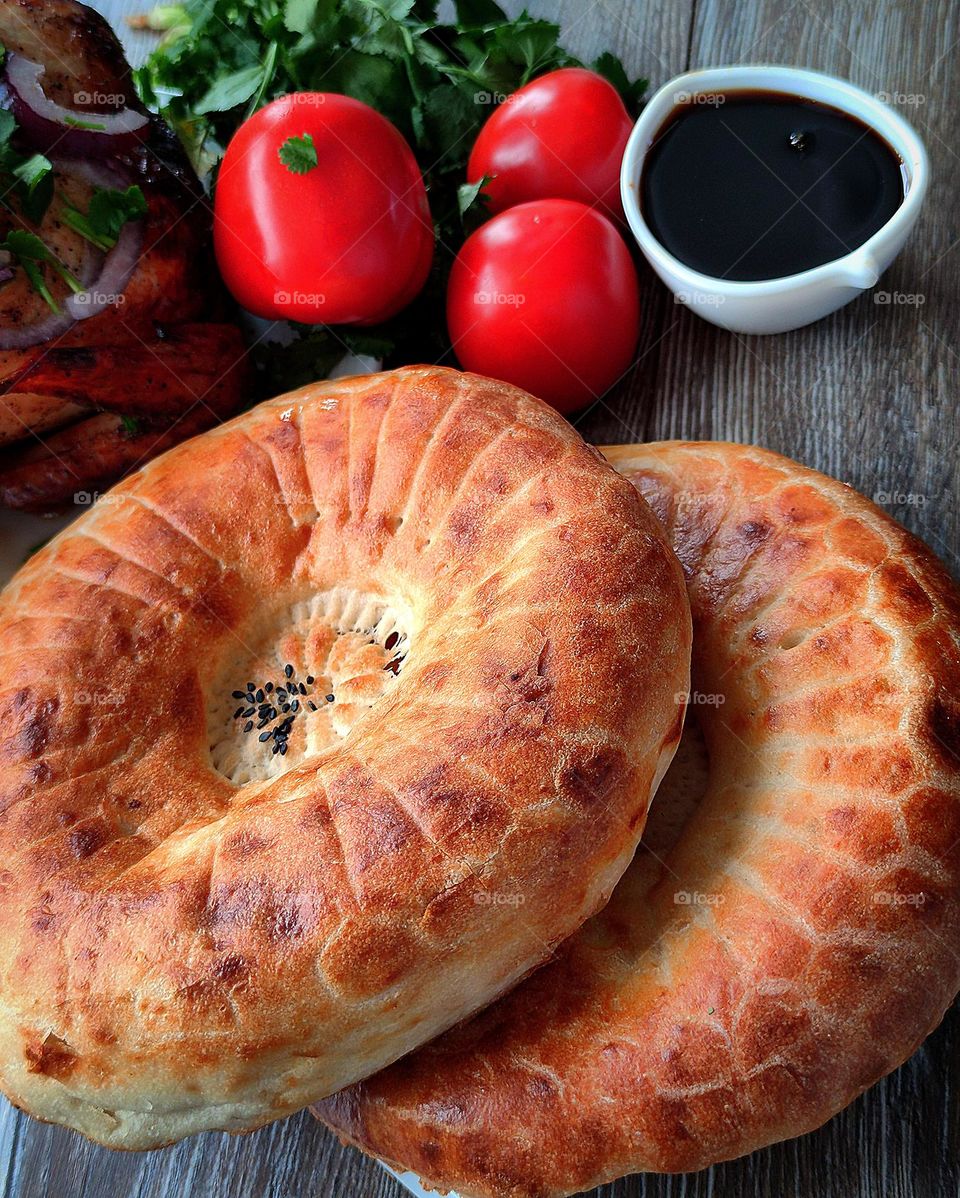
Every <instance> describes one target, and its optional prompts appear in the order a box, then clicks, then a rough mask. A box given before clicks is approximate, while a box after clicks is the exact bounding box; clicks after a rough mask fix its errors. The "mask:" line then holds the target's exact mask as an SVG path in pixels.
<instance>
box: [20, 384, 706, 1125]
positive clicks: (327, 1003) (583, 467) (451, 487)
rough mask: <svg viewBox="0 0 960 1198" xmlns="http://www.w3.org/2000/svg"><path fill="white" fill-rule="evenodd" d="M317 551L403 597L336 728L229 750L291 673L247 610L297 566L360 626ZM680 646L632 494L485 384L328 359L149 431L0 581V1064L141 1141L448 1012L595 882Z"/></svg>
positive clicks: (603, 892) (606, 877) (276, 596)
mask: <svg viewBox="0 0 960 1198" xmlns="http://www.w3.org/2000/svg"><path fill="white" fill-rule="evenodd" d="M336 588H343V589H344V590H343V595H344V596H345V595H346V592H349V593H350V595H351V596H353V597H354V598H355V599H357V602H358V604H359V598H358V597H360V596H375V597H378V599H379V600H382V601H384V602H385V603H389V604H390V605H391V608H390V610H391V611H393V612H394V613H395V615H394V617H393V618H394V619H399V618H400V616H401V614H402V619H403V623H402V626H399V630H400V632H401V633H402V634H403V635H404V636H405V637H406V638H408V642H409V646H410V652H409V655H407V656H405V658H404V660H403V662H402V667H400V668H398V670H397V672H396V675H395V676H392V677H391V678H390V679H389V682H388V685H386V686H384V688H383V691H382V695H381V697H380V699H379V701H377V702H375V703H374V704H372V705H369V706H368V707H367V708H366V710H364V711H360V710H357V711H355V712H354V716H355V718H354V720H353V723H352V725H351V726H350V727H345V728H344V729H343V731H344V733H345V735H343V736H342V738H341V737H339V735H338V737H337V739H336V741H335V742H334V743H331V744H330V745H329V746H328V747H326V748H323V749H322V750H321V751H320V752H319V753H317V754H315V755H310V754H304V753H303V752H299V751H294V750H293V749H292V750H291V753H290V754H289V757H284V761H285V762H286V763H287V768H286V769H284V770H283V771H282V772H280V773H278V774H277V775H276V776H274V775H273V774H270V775H269V776H262V777H254V780H253V781H251V782H249V783H248V784H245V785H240V786H236V785H234V784H233V783H231V781H230V780H229V779H228V778H227V777H226V776H225V775H224V774H223V773H222V772H220V771H218V769H217V768H216V765H215V761H214V758H213V757H212V755H211V749H212V748H215V747H216V745H217V743H218V738H219V736H220V734H221V732H222V726H221V725H220V724H217V725H215V726H210V725H209V720H210V718H211V717H210V713H211V712H212V711H220V710H221V708H219V707H218V706H217V704H218V702H220V701H221V700H222V699H223V698H225V697H228V701H229V703H230V712H229V714H230V715H231V716H232V714H233V710H235V704H236V703H237V702H238V700H237V699H235V698H234V696H233V694H232V692H233V690H235V689H236V690H238V691H239V692H240V693H241V694H242V695H243V697H244V698H246V695H247V694H249V693H251V692H250V689H248V688H253V694H254V702H255V705H257V706H258V705H259V703H260V699H259V690H260V688H261V687H263V688H264V696H265V697H266V689H265V683H266V681H272V682H274V689H273V691H272V692H271V695H272V696H273V697H274V698H276V696H277V689H278V688H277V685H276V684H277V683H278V682H279V681H280V679H281V678H282V679H283V680H284V681H285V684H286V686H285V689H286V696H287V698H288V699H289V697H290V689H289V688H290V687H292V684H293V681H294V680H296V681H297V682H298V694H300V692H299V681H300V680H301V679H302V680H303V681H304V684H305V688H306V689H308V690H309V687H307V684H306V677H307V676H308V673H307V672H308V671H310V670H311V669H312V668H314V667H313V665H312V663H311V662H310V661H309V660H307V659H304V660H302V661H301V660H300V659H299V658H295V660H287V661H283V662H282V665H281V658H282V655H283V654H284V653H285V652H286V651H287V650H288V649H289V645H288V643H287V641H285V640H284V639H283V637H280V638H279V640H278V639H276V631H277V630H276V625H275V624H274V623H271V621H273V620H274V619H275V617H276V613H278V612H282V611H284V610H288V611H290V612H293V613H296V612H298V611H299V610H300V609H299V607H298V605H300V604H302V603H305V602H306V603H309V600H310V597H311V596H326V597H327V598H326V599H323V601H322V602H319V603H318V609H317V611H316V612H315V613H314V614H313V617H311V618H312V619H313V620H314V622H317V621H319V624H318V627H319V626H320V625H321V624H322V623H323V621H324V620H327V625H326V631H327V634H328V637H329V638H332V639H333V640H336V638H337V633H338V632H339V633H340V634H341V635H343V634H344V632H345V631H346V632H347V633H348V634H349V631H350V629H351V628H352V627H354V626H355V627H358V628H364V627H365V626H366V625H367V624H368V623H369V622H370V616H369V615H367V616H365V615H364V614H363V613H362V611H361V606H362V605H358V606H357V607H356V609H354V608H351V607H350V605H349V604H348V603H344V604H334V603H333V602H332V600H330V599H329V596H330V594H331V591H333V590H335V589H336ZM296 619H297V620H300V619H301V617H300V616H296ZM264 620H266V621H267V624H266V625H264V624H263V623H262V621H264ZM297 627H299V624H298V625H297ZM379 627H380V628H381V630H382V632H383V637H384V639H383V642H382V644H383V648H384V650H385V649H386V644H387V641H388V640H389V633H388V632H387V631H386V625H383V624H382V623H381V625H380V626H379ZM371 631H372V630H371ZM391 631H392V630H391ZM268 634H269V635H268ZM378 635H380V634H379V633H378ZM405 643H406V642H405ZM265 646H278V647H279V654H280V656H277V654H276V653H275V654H274V656H273V657H272V658H270V659H269V660H268V661H267V662H266V664H269V665H270V667H271V671H272V677H271V678H269V679H266V678H264V677H258V676H255V675H254V674H253V673H251V672H249V671H250V670H251V665H252V663H258V662H259V663H261V664H264V651H265ZM689 646H690V617H689V607H688V605H687V601H686V595H685V588H684V585H683V578H682V572H681V570H680V567H679V565H678V563H677V561H676V559H675V557H674V556H673V554H672V553H671V551H670V549H669V547H668V545H667V544H666V540H665V538H664V536H663V533H662V530H661V529H660V527H659V525H658V524H657V522H656V520H655V519H654V517H653V516H652V514H651V513H650V511H649V509H648V508H646V506H645V505H644V504H643V503H642V502H641V501H640V500H639V498H638V496H637V494H636V492H635V491H634V489H633V488H632V487H630V486H629V485H628V484H627V483H626V482H625V481H624V480H623V479H622V478H621V477H620V476H619V475H618V474H617V473H616V472H615V471H614V470H612V469H611V468H610V467H609V466H608V465H607V464H606V463H605V462H603V460H602V459H601V458H600V456H599V455H598V454H597V453H596V452H595V451H594V450H592V449H590V448H589V447H588V446H586V445H585V444H584V443H583V442H582V441H581V439H580V438H579V437H578V436H577V434H576V433H575V432H574V431H573V430H572V429H571V428H570V426H569V425H567V424H566V422H565V421H563V420H562V419H561V418H560V417H559V416H557V415H556V414H555V413H554V412H552V411H551V410H550V409H549V408H547V407H546V405H544V404H541V403H540V402H539V401H538V400H534V399H532V398H531V397H529V396H527V395H525V394H524V393H522V392H519V391H517V390H516V389H514V388H512V387H509V386H506V385H504V384H500V383H494V382H490V381H488V380H484V379H480V378H477V377H474V376H469V375H461V374H458V373H457V372H454V371H449V370H442V369H434V368H413V369H407V370H403V371H398V372H394V373H386V374H381V375H376V376H370V377H364V378H357V379H350V380H344V381H340V382H336V383H322V384H318V385H316V386H315V387H312V388H307V389H305V390H303V391H301V392H297V393H294V394H292V395H289V396H283V397H281V398H279V399H277V400H274V401H271V402H269V403H267V404H263V405H261V406H260V407H258V408H256V409H254V410H252V411H250V412H248V413H247V414H245V415H243V416H241V417H239V418H237V419H236V420H234V421H232V422H231V423H229V424H226V425H224V426H222V427H220V428H219V429H217V430H215V431H212V432H210V433H207V434H206V435H204V436H202V437H198V438H196V439H195V440H193V441H191V442H189V443H187V444H185V445H182V446H178V447H177V448H175V449H173V450H172V451H171V452H169V453H168V454H166V455H165V456H164V457H162V458H160V459H157V460H156V461H154V462H152V463H151V464H149V465H148V466H146V467H145V468H144V469H143V470H141V471H140V472H138V473H137V474H135V475H133V476H131V477H130V478H129V479H128V480H127V481H126V482H124V483H123V484H121V485H120V486H118V487H116V488H115V489H114V490H112V491H111V492H109V493H108V494H107V495H106V496H104V497H103V498H102V499H101V500H100V501H99V502H98V503H97V504H96V505H94V506H93V507H92V508H91V509H90V510H89V511H88V512H87V513H85V514H84V515H83V516H81V517H80V519H79V520H78V521H77V522H76V523H74V524H73V525H72V526H71V527H70V528H69V529H68V530H66V531H65V532H64V533H62V534H61V535H60V536H58V537H57V538H56V539H55V540H54V541H53V542H51V543H50V545H48V546H47V547H46V548H44V549H42V550H40V551H39V552H38V553H37V554H36V555H35V556H34V557H33V558H31V560H30V562H29V563H28V564H27V565H26V566H25V567H24V568H23V569H22V570H21V571H20V572H19V574H18V575H17V576H16V577H15V578H14V580H13V581H12V582H11V584H10V585H9V587H8V588H7V589H6V590H5V591H4V592H3V594H2V596H0V668H2V673H0V994H2V1002H0V1085H2V1088H3V1091H4V1092H5V1093H6V1094H7V1095H8V1096H9V1097H10V1098H11V1100H12V1101H14V1102H15V1103H17V1104H18V1105H20V1106H22V1107H23V1108H24V1109H25V1110H27V1111H29V1112H30V1113H32V1114H34V1115H37V1116H39V1117H41V1118H45V1119H50V1120H54V1121H57V1122H61V1123H65V1124H67V1125H69V1126H71V1127H74V1128H77V1129H78V1130H80V1131H82V1132H84V1133H85V1134H86V1135H88V1136H90V1137H92V1138H94V1139H97V1140H99V1141H101V1142H103V1143H106V1144H109V1145H112V1146H116V1147H125V1148H142V1147H150V1146H155V1145H158V1144H162V1143H165V1142H169V1141H172V1140H175V1139H177V1138H179V1137H181V1136H184V1135H187V1134H190V1133H192V1132H196V1131H201V1130H205V1129H209V1128H225V1129H228V1130H242V1129H246V1128H249V1127H253V1126H256V1125H258V1124H261V1123H264V1122H266V1121H268V1120H270V1119H274V1118H277V1117H279V1116H281V1115H284V1114H287V1113H289V1112H291V1111H294V1110H297V1109H298V1108H300V1107H302V1106H304V1105H306V1104H307V1103H308V1102H310V1101H313V1100H314V1099H316V1098H319V1097H321V1096H323V1095H324V1094H327V1093H330V1092H332V1091H333V1090H335V1089H338V1088H339V1087H341V1086H343V1085H345V1084H348V1083H350V1082H352V1081H354V1080H356V1079H357V1078H358V1077H361V1076H364V1075H366V1074H369V1073H371V1072H373V1071H375V1070H376V1069H378V1068H380V1067H382V1066H384V1065H386V1064H388V1063H389V1062H390V1061H392V1060H394V1059H396V1058H397V1057H398V1056H400V1055H401V1054H402V1053H404V1052H406V1051H408V1050H409V1049H411V1048H413V1047H415V1046H416V1045H418V1044H420V1043H422V1042H424V1041H425V1040H427V1039H429V1038H431V1037H432V1036H434V1035H435V1034H437V1033H438V1032H440V1031H442V1030H443V1029H444V1028H446V1027H448V1026H450V1025H451V1024H453V1023H455V1022H457V1021H458V1020H460V1019H462V1018H464V1017H465V1016H466V1015H468V1014H470V1013H471V1012H472V1011H474V1010H476V1009H477V1008H478V1007H480V1006H482V1005H483V1004H485V1003H486V1002H488V1001H490V1000H491V999H492V998H494V997H495V996H496V995H497V994H499V993H501V992H503V991H505V990H506V989H508V988H509V987H510V986H511V985H512V984H513V983H514V982H515V981H516V980H517V978H518V977H520V976H521V975H523V974H524V973H526V972H527V971H529V970H530V969H531V968H532V967H534V966H535V965H537V964H538V963H539V962H540V961H542V960H543V959H544V958H545V957H546V956H547V955H548V954H549V953H550V952H551V950H552V948H553V946H554V945H556V944H557V943H558V942H559V941H561V940H562V939H563V938H564V937H566V936H567V935H568V934H569V933H570V932H572V931H573V930H574V929H575V928H576V927H578V926H579V924H580V923H581V922H582V921H583V920H584V919H585V918H586V917H587V916H589V915H590V914H592V913H593V912H594V911H596V910H597V909H598V907H599V906H600V905H602V903H603V902H604V901H605V900H606V898H607V896H608V895H609V893H610V891H611V890H612V888H613V886H614V885H615V883H616V881H617V879H618V878H619V876H620V874H621V873H622V871H623V869H624V868H625V866H626V864H627V862H628V861H629V859H630V857H631V856H632V855H633V852H634V849H635V846H636V842H637V840H638V838H639V835H640V832H641V830H642V825H643V821H644V819H645V816H646V810H647V806H648V803H649V796H650V793H651V790H652V788H653V787H654V786H655V784H656V782H657V781H658V780H659V777H660V776H661V774H662V772H663V770H664V769H665V768H666V765H667V763H668V762H669V760H670V758H671V757H672V755H673V752H674V749H675V747H676V742H677V740H678V739H679V735H680V727H681V723H682V711H683V706H684V700H685V695H686V690H687V684H688V671H689ZM294 648H295V646H294ZM331 652H332V650H331ZM290 656H295V655H294V653H293V651H292V650H291V652H290ZM353 660H354V659H353V650H352V649H351V650H350V651H349V652H346V653H345V654H344V658H343V660H342V661H341V662H340V664H339V665H338V666H337V669H338V670H342V673H340V674H338V675H337V685H338V687H339V688H340V690H341V691H342V692H345V693H347V694H349V686H348V683H349V682H350V679H349V678H347V677H346V676H345V675H346V674H349V673H350V663H351V661H353ZM287 666H290V667H291V673H290V674H289V676H288V673H287V669H286V667H287ZM368 667H369V662H366V661H364V662H359V663H357V669H358V670H361V671H362V670H367V669H368ZM277 669H280V670H281V671H282V672H281V673H280V674H278V673H277ZM271 671H268V672H271ZM309 676H310V677H313V678H314V682H313V683H311V684H310V686H316V685H317V684H318V683H319V682H320V681H321V679H320V677H319V675H317V676H314V675H312V674H309ZM226 688H229V690H227V691H226V695H224V693H223V692H224V690H225V689H226ZM359 689H360V690H361V691H363V687H362V686H360V687H359ZM307 697H308V696H307V695H302V694H301V698H307ZM311 697H312V692H311ZM368 697H369V696H368ZM278 702H279V704H280V706H281V707H282V705H283V701H282V700H278ZM334 706H336V704H334ZM280 714H281V715H283V714H284V713H283V712H281V713H280ZM258 722H259V721H258ZM251 735H254V736H257V735H259V732H258V731H257V730H254V731H253V732H252V733H251ZM258 743H259V741H258ZM278 755H279V754H278ZM272 760H273V756H272V753H271V761H272ZM261 773H263V771H261Z"/></svg>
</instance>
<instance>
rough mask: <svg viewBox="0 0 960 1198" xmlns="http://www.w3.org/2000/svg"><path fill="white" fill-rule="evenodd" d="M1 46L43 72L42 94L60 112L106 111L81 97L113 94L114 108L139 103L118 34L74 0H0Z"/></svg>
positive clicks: (103, 106) (101, 105)
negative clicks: (39, 66)
mask: <svg viewBox="0 0 960 1198" xmlns="http://www.w3.org/2000/svg"><path fill="white" fill-rule="evenodd" d="M0 42H2V43H3V45H4V46H5V47H6V48H7V49H8V50H12V51H13V52H14V53H16V54H22V55H23V57H24V58H29V59H30V60H31V61H32V62H41V63H43V65H44V66H45V68H46V77H45V79H44V91H45V92H46V93H47V95H48V96H49V97H50V99H51V100H54V101H56V103H57V104H62V105H63V106H64V108H78V109H100V110H103V109H105V108H109V107H110V106H109V105H107V104H106V103H103V102H101V103H99V104H97V103H93V102H92V101H87V102H84V96H89V97H96V96H100V97H107V96H116V97H118V99H117V100H116V101H115V103H114V105H113V106H114V107H121V108H122V107H124V106H130V105H133V106H136V107H137V109H138V110H139V111H143V109H142V108H141V107H140V103H139V99H138V97H137V94H136V92H135V90H134V88H133V84H132V82H131V79H130V67H129V66H128V65H127V61H126V58H125V57H124V54H123V49H122V48H121V46H120V43H119V42H118V41H117V38H116V35H115V34H114V32H113V30H112V29H111V28H110V26H109V25H108V24H107V22H106V21H105V20H104V19H103V17H101V16H100V14H99V13H97V12H94V10H93V9H92V8H87V7H86V5H83V4H75V3H73V0H0Z"/></svg>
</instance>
